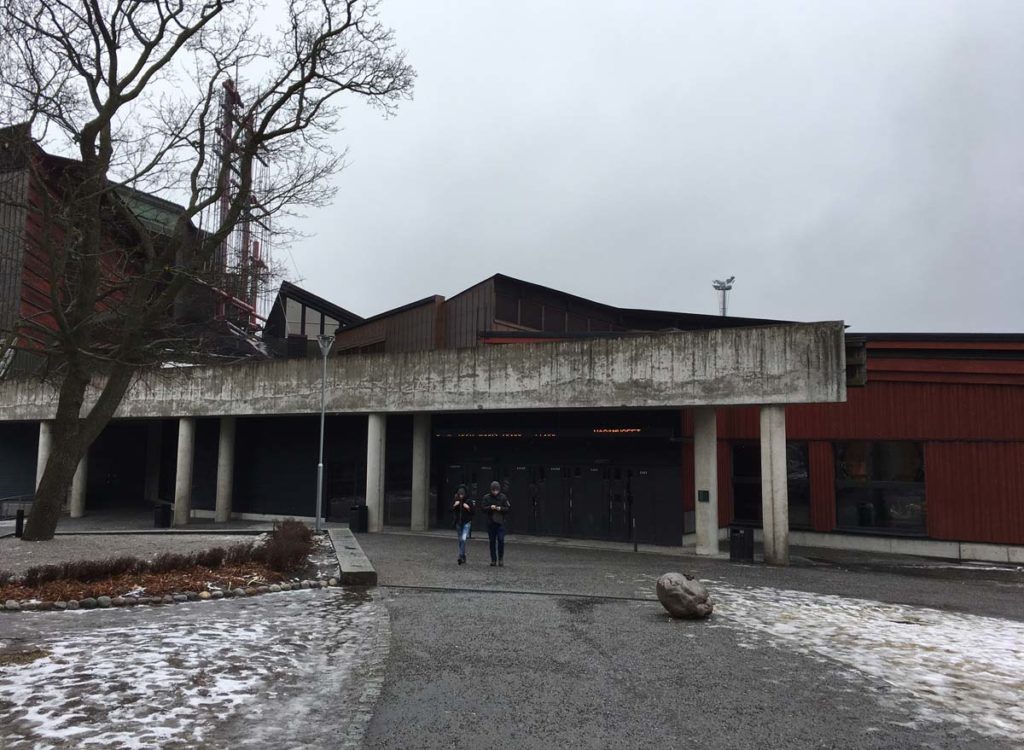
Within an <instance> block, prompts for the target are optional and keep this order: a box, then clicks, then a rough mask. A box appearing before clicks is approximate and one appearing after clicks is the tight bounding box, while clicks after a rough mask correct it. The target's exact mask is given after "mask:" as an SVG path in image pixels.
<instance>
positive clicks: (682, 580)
mask: <svg viewBox="0 0 1024 750" xmlns="http://www.w3.org/2000/svg"><path fill="white" fill-rule="evenodd" d="M658 601H659V602H661V606H663V607H664V608H665V609H666V610H668V613H669V614H670V615H672V616H673V617H678V618H680V619H686V620H702V619H704V618H705V617H707V616H708V615H710V614H711V612H712V611H713V610H714V608H715V603H714V602H713V601H712V600H711V596H710V595H709V594H708V590H707V589H706V588H704V584H702V583H701V582H700V581H698V580H697V579H696V578H694V577H693V576H691V575H686V574H685V573H666V574H665V575H663V576H662V577H661V578H659V579H658Z"/></svg>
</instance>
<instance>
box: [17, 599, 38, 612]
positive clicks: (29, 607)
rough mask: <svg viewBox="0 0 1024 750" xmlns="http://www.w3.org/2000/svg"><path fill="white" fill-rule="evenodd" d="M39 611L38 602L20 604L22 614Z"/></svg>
mask: <svg viewBox="0 0 1024 750" xmlns="http://www.w3.org/2000/svg"><path fill="white" fill-rule="evenodd" d="M37 609H39V602H30V601H23V602H22V603H21V611H22V612H34V611H36V610H37Z"/></svg>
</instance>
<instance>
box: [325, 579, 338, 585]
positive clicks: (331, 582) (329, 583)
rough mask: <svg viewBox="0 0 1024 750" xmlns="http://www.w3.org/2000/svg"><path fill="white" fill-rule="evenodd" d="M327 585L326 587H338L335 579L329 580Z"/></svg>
mask: <svg viewBox="0 0 1024 750" xmlns="http://www.w3.org/2000/svg"><path fill="white" fill-rule="evenodd" d="M327 585H328V586H337V585H338V579H337V578H331V579H330V580H329V581H327Z"/></svg>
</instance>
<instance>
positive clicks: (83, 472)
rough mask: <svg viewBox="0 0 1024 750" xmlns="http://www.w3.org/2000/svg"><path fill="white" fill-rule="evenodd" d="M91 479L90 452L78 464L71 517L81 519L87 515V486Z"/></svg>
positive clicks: (73, 484) (86, 452)
mask: <svg viewBox="0 0 1024 750" xmlns="http://www.w3.org/2000/svg"><path fill="white" fill-rule="evenodd" d="M88 479H89V451H88V449H86V451H85V455H84V456H82V458H81V459H80V460H79V462H78V468H77V469H75V478H74V479H73V480H72V481H71V517H72V518H81V517H82V516H84V515H85V485H86V482H87V481H88Z"/></svg>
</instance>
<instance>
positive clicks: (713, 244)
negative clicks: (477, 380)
mask: <svg viewBox="0 0 1024 750" xmlns="http://www.w3.org/2000/svg"><path fill="white" fill-rule="evenodd" d="M381 10H382V13H381V15H382V18H383V20H384V21H385V22H386V23H388V24H389V25H391V26H393V27H394V28H395V30H396V32H397V35H398V39H399V41H400V43H401V44H402V46H403V47H404V48H405V49H406V50H407V51H408V54H409V59H410V61H411V62H412V63H413V65H414V66H415V67H416V69H417V71H418V73H419V78H418V80H417V85H416V92H415V99H414V100H413V101H411V102H408V103H406V104H404V105H403V106H402V108H401V110H400V112H399V114H398V116H397V117H396V118H394V119H390V120H384V119H382V118H381V117H380V116H379V115H378V114H377V113H376V112H374V111H373V110H370V109H368V108H366V107H365V106H363V105H362V104H360V103H354V104H351V106H350V108H349V109H348V110H347V112H346V114H345V118H344V123H345V130H344V132H342V133H339V134H338V136H337V137H338V143H339V146H347V147H348V148H349V149H350V154H349V162H350V166H349V167H348V169H346V170H345V171H344V172H342V173H341V174H340V175H339V176H338V177H337V178H336V180H337V185H338V193H337V197H336V200H335V201H334V204H333V205H332V206H331V207H330V208H325V209H323V210H318V211H315V212H312V213H310V215H309V221H308V223H307V225H306V229H307V231H309V232H312V233H314V236H312V237H311V238H309V239H307V240H303V241H301V242H299V243H298V244H296V245H294V246H292V248H291V255H292V258H294V264H293V262H292V259H291V258H289V257H288V254H287V253H286V252H284V251H283V250H282V251H280V255H279V258H280V259H282V260H284V261H285V262H286V263H287V266H288V267H289V269H290V273H291V274H292V275H293V276H295V277H298V278H301V283H302V285H303V286H305V287H306V288H308V289H310V290H311V291H313V292H315V293H317V294H320V295H322V296H324V297H327V298H328V299H330V300H332V301H334V302H336V303H338V304H340V305H342V306H344V307H347V308H349V309H351V310H353V311H354V312H357V313H359V314H362V315H372V314H375V313H378V312H381V311H383V310H386V309H388V308H390V307H394V306H396V305H400V304H404V303H406V302H410V301H412V300H414V299H418V298H421V297H424V296H427V295H428V294H435V293H436V294H442V295H445V296H451V295H453V294H455V293H456V292H458V291H460V290H462V289H464V288H465V287H467V286H469V285H471V284H473V283H475V282H477V281H479V280H481V279H484V278H486V277H488V276H490V275H491V274H493V273H497V272H501V273H506V274H509V275H512V276H517V277H520V278H523V279H527V280H529V281H533V282H537V283H541V284H546V285H549V286H553V287H555V288H558V289H562V290H565V291H568V292H572V293H575V294H579V295H582V296H585V297H590V298H594V299H597V300H600V301H603V302H608V303H611V304H616V305H624V306H631V307H649V308H664V309H673V310H681V311H687V312H701V313H714V312H716V304H717V303H716V298H715V296H714V292H713V290H712V289H711V280H712V279H714V278H723V277H725V276H729V275H735V276H736V277H737V281H736V287H735V290H734V292H733V294H732V297H731V300H730V312H731V313H733V314H735V315H742V316H755V317H759V316H760V317H771V318H785V319H794V320H825V319H843V320H845V321H847V323H849V324H850V325H851V326H852V327H853V328H854V329H856V330H862V331H868V330H875V331H882V330H885V331H900V330H906V331H914V330H918V331H943V330H948V331H1021V330H1024V322H1022V314H1024V294H1022V292H1021V287H1022V282H1024V260H1022V244H1024V43H1022V38H1024V35H1022V32H1024V2H1020V0H1005V1H1004V2H999V1H997V0H923V1H911V0H899V1H897V0H870V1H869V2H840V1H839V0H815V1H814V2H809V1H808V2H796V1H789V0H775V1H773V2H752V1H746V2H738V1H732V0H706V1H701V2H691V1H687V0H665V1H664V2H653V1H643V2H641V1H637V2H623V1H620V2H604V1H598V0H586V1H584V0H577V1H573V2H569V1H567V0H520V2H516V3H503V2H497V0H492V1H487V2H484V1H483V0H478V1H475V2H474V1H470V0H447V1H445V0H434V1H432V2H424V1H423V0H384V2H383V5H382V8H381Z"/></svg>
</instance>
